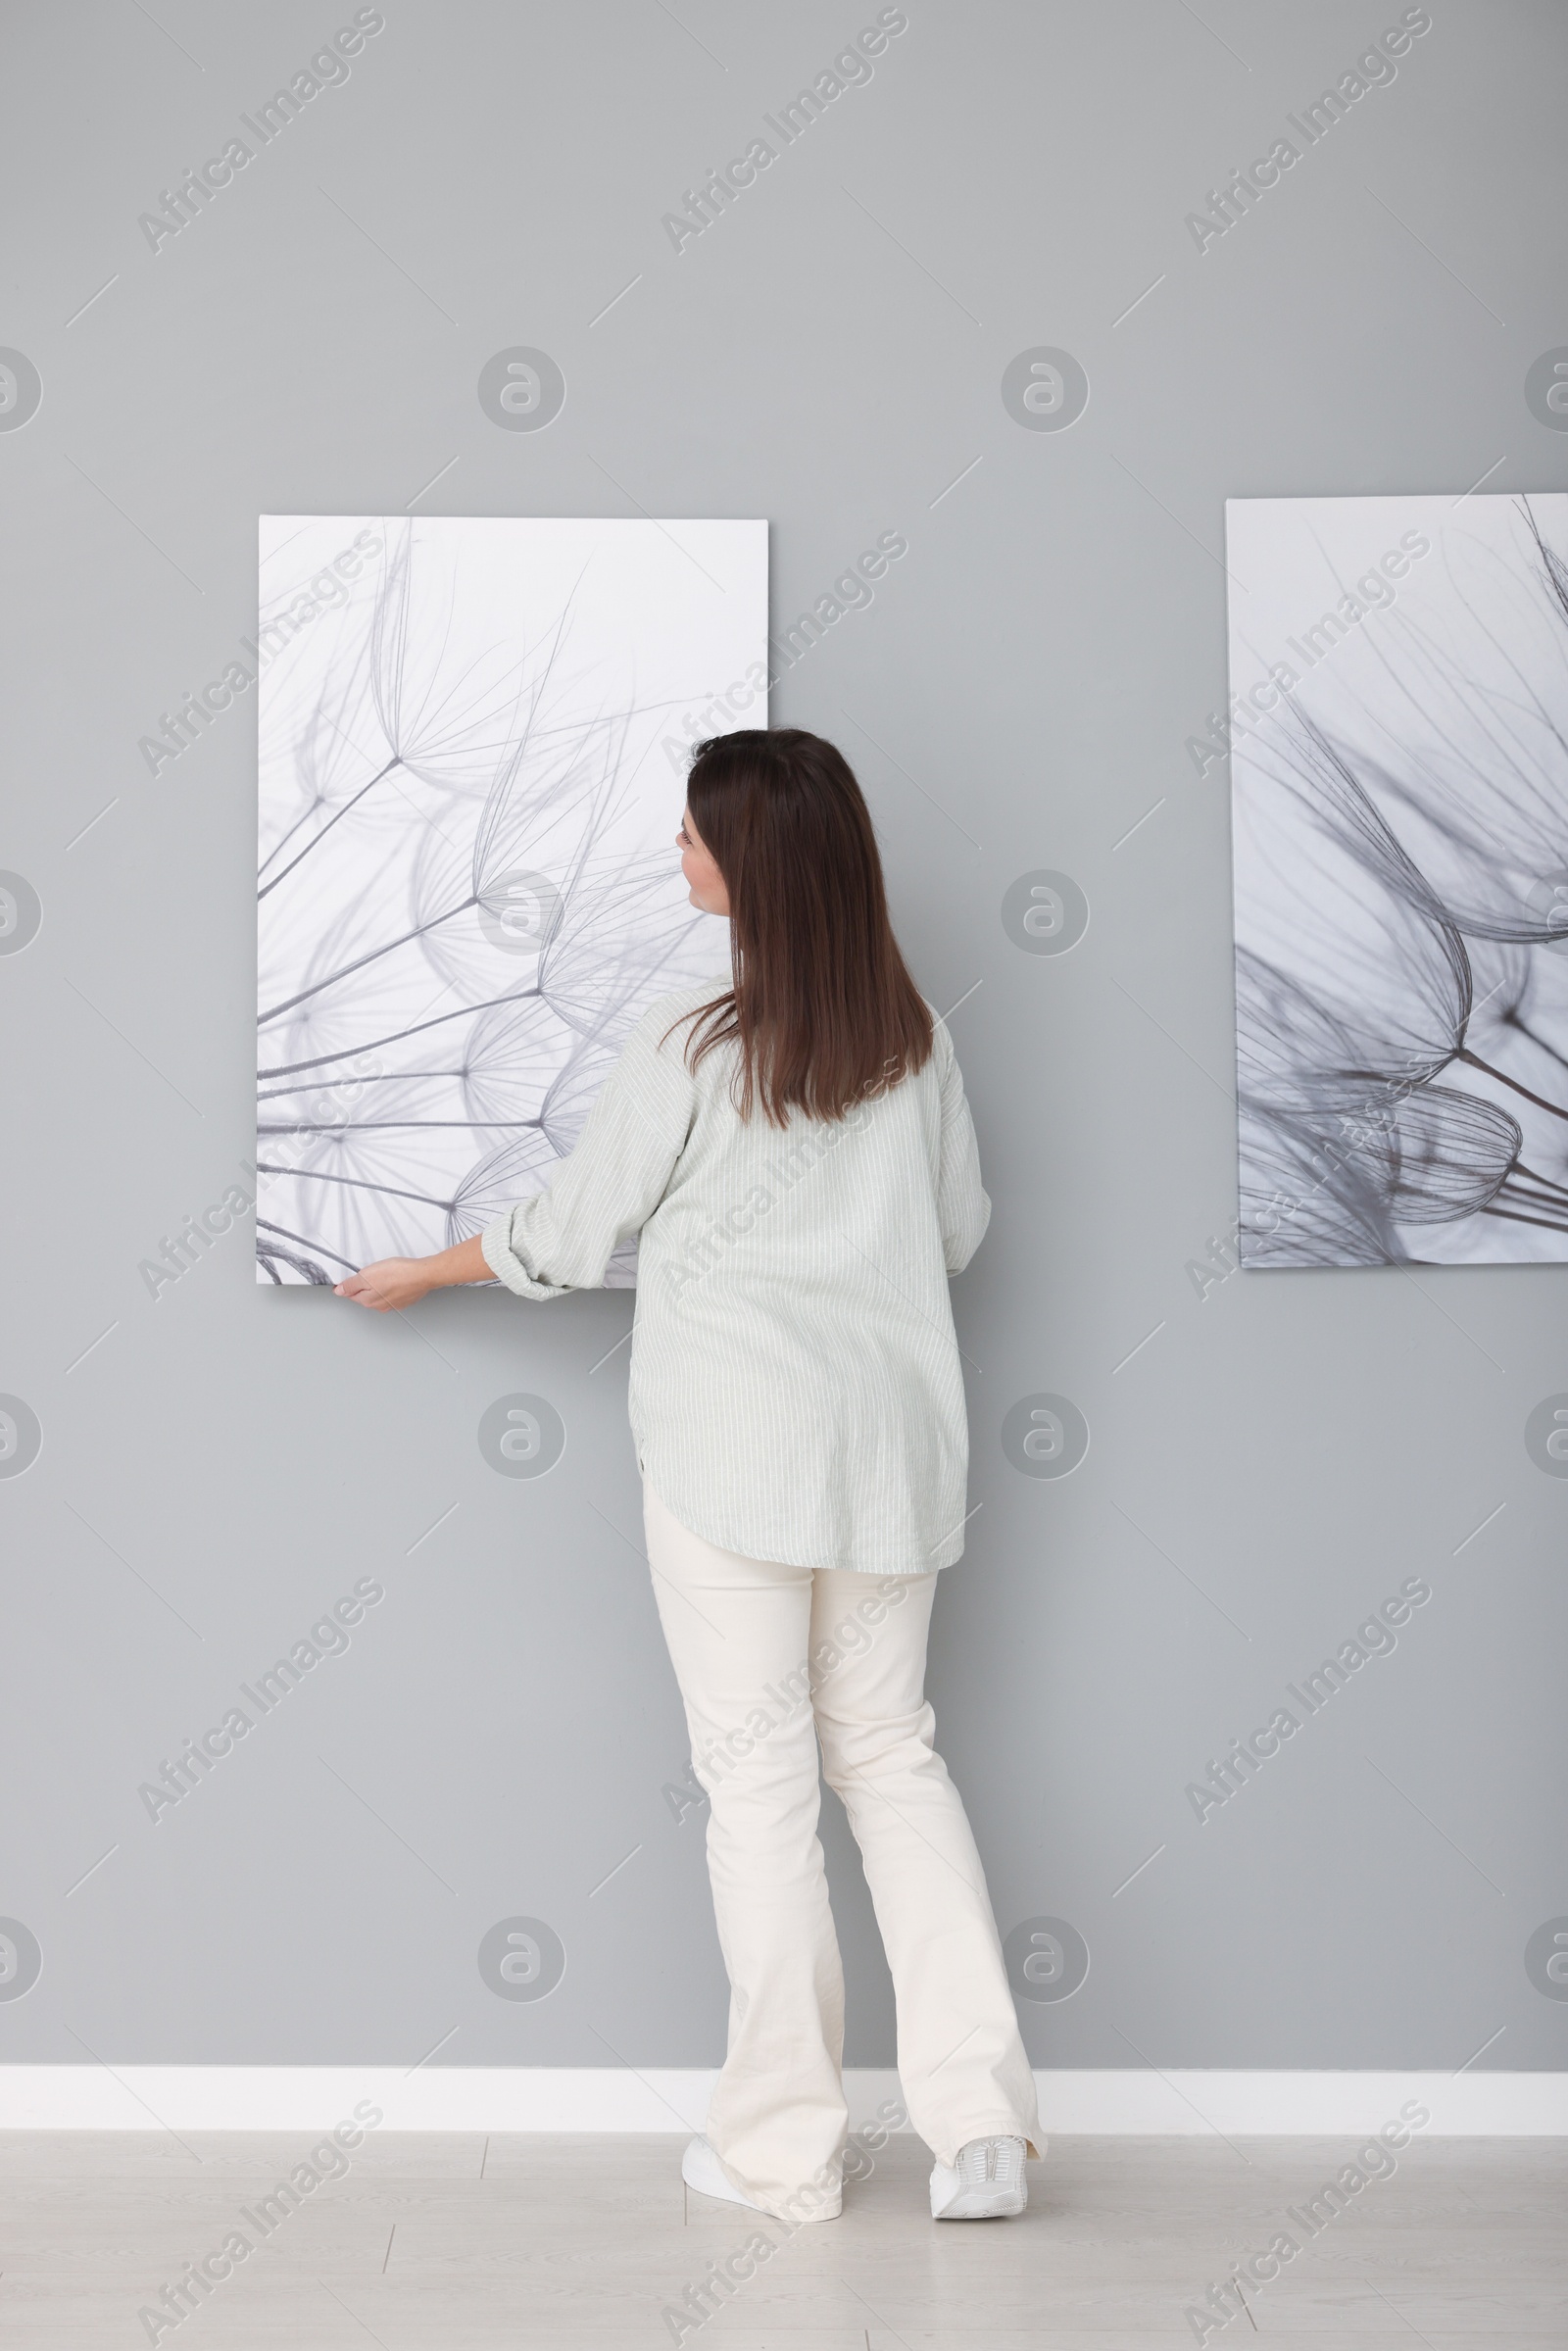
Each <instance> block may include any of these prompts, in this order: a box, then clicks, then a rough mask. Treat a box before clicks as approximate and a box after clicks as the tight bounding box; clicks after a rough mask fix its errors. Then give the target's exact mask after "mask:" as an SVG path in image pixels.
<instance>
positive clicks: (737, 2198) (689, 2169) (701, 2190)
mask: <svg viewBox="0 0 1568 2351" xmlns="http://www.w3.org/2000/svg"><path fill="white" fill-rule="evenodd" d="M680 2176H681V2178H682V2179H683V2180H685V2182H686V2185H687V2186H688V2187H694V2188H696V2190H697V2193H698V2194H699V2195H700V2196H717V2197H720V2198H721V2199H722V2200H723V2202H724V2203H726V2204H744V2205H745V2206H746V2207H747V2209H748V2211H750V2212H765V2211H766V2209H767V2207H766V2206H765V2205H763V2204H759V2203H758V2201H757V2199H756V2197H755V2196H748V2195H746V2194H745V2193H744V2192H743V2191H742V2190H741V2189H740V2188H738V2187H737V2186H736V2185H735V2183H734V2181H733V2180H731V2179H730V2177H729V2175H728V2173H727V2172H726V2171H725V2169H724V2167H723V2165H722V2164H721V2163H720V2162H719V2160H718V2157H717V2156H716V2155H715V2154H714V2153H713V2150H712V2148H711V2146H710V2145H709V2143H708V2141H707V2139H706V2138H692V2139H688V2140H687V2142H686V2152H685V2154H684V2155H683V2156H682V2157H681V2159H680Z"/></svg>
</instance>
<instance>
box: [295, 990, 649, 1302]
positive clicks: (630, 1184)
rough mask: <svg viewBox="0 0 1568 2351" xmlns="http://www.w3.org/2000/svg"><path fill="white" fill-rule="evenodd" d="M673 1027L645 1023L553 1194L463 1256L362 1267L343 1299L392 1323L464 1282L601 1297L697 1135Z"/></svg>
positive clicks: (344, 1286) (534, 1294)
mask: <svg viewBox="0 0 1568 2351" xmlns="http://www.w3.org/2000/svg"><path fill="white" fill-rule="evenodd" d="M668 1026H669V1013H668V1007H667V1003H666V1004H665V1006H664V1008H663V1009H662V1010H661V1009H660V1007H658V1006H656V1007H655V1008H654V1009H653V1010H652V1011H650V1012H649V1013H647V1014H646V1015H645V1016H644V1018H643V1019H642V1020H641V1021H639V1022H638V1024H637V1026H636V1027H635V1028H634V1029H633V1031H632V1033H631V1035H630V1037H629V1038H628V1039H627V1040H626V1045H625V1048H624V1050H623V1052H622V1053H621V1055H620V1058H619V1059H618V1060H617V1061H616V1062H615V1064H614V1066H613V1069H612V1070H611V1072H610V1075H609V1077H608V1078H607V1079H606V1081H605V1083H604V1086H603V1087H602V1088H601V1090H600V1093H599V1098H598V1100H597V1101H596V1102H595V1103H594V1106H593V1108H592V1109H591V1110H590V1111H589V1113H588V1118H587V1122H586V1124H585V1125H584V1127H583V1131H582V1134H581V1136H580V1138H579V1140H578V1143H577V1148H576V1150H575V1151H572V1153H571V1154H570V1156H569V1157H568V1158H566V1159H564V1160H563V1162H562V1164H561V1165H560V1166H559V1167H558V1168H557V1169H556V1171H555V1174H554V1176H553V1177H552V1179H551V1182H550V1184H549V1186H548V1187H547V1189H546V1190H545V1191H543V1192H538V1193H535V1194H534V1195H533V1196H532V1198H531V1199H528V1200H520V1201H519V1202H518V1203H517V1205H516V1206H515V1208H509V1209H507V1210H505V1211H504V1212H503V1213H502V1214H501V1215H500V1216H498V1217H496V1218H495V1219H494V1220H493V1222H491V1223H490V1224H488V1225H486V1227H485V1229H484V1231H483V1232H482V1233H478V1234H476V1235H475V1236H474V1237H473V1239H472V1240H471V1241H462V1242H459V1243H458V1244H457V1246H456V1247H455V1248H453V1249H438V1250H436V1252H435V1253H434V1254H433V1255H432V1256H428V1257H382V1258H379V1259H378V1260H377V1262H376V1263H375V1264H373V1265H366V1266H362V1267H361V1269H360V1271H359V1272H358V1273H356V1274H350V1275H349V1276H348V1277H347V1279H346V1280H344V1281H341V1282H338V1283H335V1284H334V1285H333V1289H334V1293H335V1295H336V1296H337V1297H338V1298H352V1299H353V1300H354V1302H355V1303H356V1304H357V1305H361V1306H368V1307H369V1308H370V1309H371V1311H372V1312H374V1313H377V1314H385V1313H386V1312H388V1311H389V1310H391V1311H393V1312H398V1311H401V1309H402V1308H403V1307H405V1306H413V1305H417V1303H418V1301H419V1299H420V1298H424V1297H425V1296H426V1295H427V1294H428V1293H429V1292H430V1291H432V1290H440V1289H444V1288H446V1287H448V1286H449V1285H450V1284H452V1283H456V1282H488V1281H492V1280H495V1281H500V1282H503V1283H505V1285H506V1287H507V1288H508V1289H509V1290H512V1291H515V1292H516V1293H517V1295H518V1296H520V1297H522V1298H560V1297H561V1296H562V1295H563V1293H564V1292H565V1291H567V1290H591V1289H596V1288H598V1287H599V1286H600V1284H602V1282H603V1281H604V1278H605V1270H606V1267H607V1266H608V1264H609V1262H610V1257H611V1253H612V1251H613V1249H614V1248H615V1245H616V1243H617V1242H618V1241H620V1240H622V1239H624V1238H626V1237H628V1236H629V1235H631V1234H633V1233H636V1232H638V1231H639V1230H640V1229H641V1227H642V1226H643V1225H644V1224H645V1223H646V1221H647V1219H648V1218H649V1217H650V1216H651V1215H652V1214H653V1211H654V1209H655V1208H656V1207H657V1206H658V1204H659V1202H660V1200H662V1197H663V1194H664V1189H665V1187H666V1185H667V1184H668V1182H669V1178H670V1174H671V1172H672V1170H673V1168H674V1165H675V1162H676V1160H677V1158H678V1157H679V1156H680V1153H681V1150H682V1148H683V1146H684V1144H685V1141H686V1137H687V1133H688V1130H689V1127H690V1123H691V1116H692V1104H693V1099H694V1097H693V1085H692V1077H691V1073H690V1071H689V1070H688V1069H687V1068H686V1066H685V1063H684V1060H683V1058H682V1054H681V1041H680V1040H674V1041H672V1042H671V1044H670V1047H669V1049H668V1050H667V1051H665V1050H663V1037H664V1033H665V1031H666V1030H667V1028H668Z"/></svg>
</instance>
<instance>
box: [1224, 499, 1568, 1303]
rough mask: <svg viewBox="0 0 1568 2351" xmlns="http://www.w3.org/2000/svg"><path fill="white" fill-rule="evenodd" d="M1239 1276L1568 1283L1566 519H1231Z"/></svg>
mask: <svg viewBox="0 0 1568 2351" xmlns="http://www.w3.org/2000/svg"><path fill="white" fill-rule="evenodd" d="M1227 564H1228V568H1229V571H1230V574H1231V586H1230V664H1231V688H1232V693H1231V702H1230V710H1229V715H1228V717H1221V716H1220V715H1219V714H1216V720H1215V726H1216V739H1215V741H1214V742H1213V744H1212V748H1213V750H1214V753H1215V757H1216V758H1219V757H1222V756H1223V752H1224V749H1225V746H1226V744H1227V742H1228V745H1229V751H1230V763H1231V784H1232V798H1233V813H1234V837H1235V873H1236V1017H1237V1077H1238V1100H1239V1106H1240V1130H1241V1214H1240V1218H1239V1222H1238V1232H1239V1236H1240V1252H1241V1258H1242V1262H1243V1264H1244V1265H1246V1266H1251V1267H1257V1266H1291V1265H1407V1264H1428V1265H1471V1264H1500V1263H1537V1262H1548V1261H1557V1260H1560V1259H1563V1258H1568V496H1565V495H1563V494H1562V493H1552V494H1548V495H1543V496H1532V497H1528V498H1526V497H1504V496H1475V495H1471V496H1467V497H1463V498H1451V497H1441V498H1427V497H1420V498H1300V499H1243V500H1234V501H1232V502H1231V503H1230V505H1229V506H1228V509H1227Z"/></svg>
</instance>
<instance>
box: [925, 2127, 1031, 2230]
mask: <svg viewBox="0 0 1568 2351" xmlns="http://www.w3.org/2000/svg"><path fill="white" fill-rule="evenodd" d="M1023 2159H1024V2142H1023V2140H1022V2139H1021V2138H972V2139H970V2141H969V2143H968V2145H967V2146H963V2147H960V2148H959V2149H958V2160H957V2163H956V2166H955V2167H954V2168H953V2169H952V2170H951V2171H950V2170H949V2168H948V2166H947V2165H946V2164H945V2163H939V2164H934V2165H933V2166H932V2170H931V2218H932V2219H933V2221H1006V2220H1010V2219H1011V2218H1012V2216H1013V2214H1014V2213H1019V2212H1022V2210H1023V2208H1024V2206H1025V2205H1026V2204H1027V2203H1028V2201H1029V2188H1028V2183H1027V2181H1026V2180H1025V2179H1024V2176H1023Z"/></svg>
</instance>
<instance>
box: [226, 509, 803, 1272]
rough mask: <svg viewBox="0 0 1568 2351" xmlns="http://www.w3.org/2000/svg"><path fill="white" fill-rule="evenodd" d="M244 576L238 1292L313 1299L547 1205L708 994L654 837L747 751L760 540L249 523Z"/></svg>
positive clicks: (665, 845) (445, 521) (753, 697)
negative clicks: (698, 764) (678, 1014)
mask: <svg viewBox="0 0 1568 2351" xmlns="http://www.w3.org/2000/svg"><path fill="white" fill-rule="evenodd" d="M261 567H262V589H261V628H260V631H259V635H258V640H257V642H258V646H259V649H260V653H261V659H262V663H263V667H262V675H261V679H260V685H259V704H260V710H259V718H260V727H261V759H260V775H261V785H260V799H261V809H260V835H261V841H260V858H259V868H260V870H259V876H258V885H257V888H258V901H259V950H260V952H259V984H260V1003H259V1007H258V1020H259V1035H260V1056H259V1064H258V1068H259V1087H258V1112H257V1154H256V1155H257V1165H258V1170H259V1176H260V1185H261V1191H260V1197H259V1199H258V1202H257V1279H258V1281H260V1282H262V1283H266V1284H276V1285H279V1286H292V1285H301V1284H306V1285H316V1286H319V1285H322V1284H328V1283H332V1282H335V1281H337V1280H339V1279H340V1278H341V1276H342V1274H343V1272H344V1271H345V1270H346V1269H353V1268H355V1267H358V1266H361V1265H364V1264H367V1263H368V1262H369V1261H370V1260H371V1259H373V1258H376V1257H383V1256H412V1255H419V1254H423V1253H426V1252H428V1251H430V1250H433V1249H445V1248H447V1247H448V1246H449V1245H450V1244H452V1243H453V1242H457V1241H463V1240H467V1239H468V1238H470V1237H471V1236H472V1235H473V1234H475V1233H477V1232H478V1231H480V1230H481V1228H482V1227H483V1226H484V1225H485V1224H487V1223H488V1222H489V1221H490V1220H491V1218H493V1217H494V1216H496V1215H498V1214H499V1213H500V1211H501V1210H502V1209H503V1208H505V1207H507V1206H509V1205H510V1204H511V1203H512V1202H513V1201H515V1200H520V1199H522V1198H523V1197H524V1196H525V1195H526V1194H528V1193H530V1192H532V1191H535V1190H537V1189H538V1187H539V1186H540V1185H541V1184H542V1183H543V1182H544V1181H545V1180H546V1179H547V1178H548V1175H549V1172H550V1170H551V1168H552V1167H554V1166H555V1164H556V1163H557V1161H558V1160H559V1159H560V1158H561V1157H562V1156H563V1155H564V1153H565V1152H567V1151H570V1149H571V1148H572V1145H573V1144H574V1143H575V1141H576V1138H577V1136H578V1134H579V1133H580V1131H581V1128H582V1123H583V1120H584V1118H585V1117H586V1116H587V1112H588V1109H589V1106H590V1104H591V1102H592V1101H593V1098H594V1096H595V1094H596V1093H597V1091H598V1088H599V1086H600V1084H601V1083H602V1081H603V1078H604V1075H605V1072H606V1070H607V1069H608V1067H609V1066H610V1063H611V1062H612V1061H613V1058H614V1056H615V1054H616V1053H617V1052H618V1051H619V1048H620V1045H621V1043H622V1041H623V1040H624V1038H625V1036H626V1033H627V1031H628V1029H629V1028H630V1027H631V1025H632V1024H633V1022H634V1021H635V1020H636V1019H637V1018H638V1017H639V1016H640V1014H641V1013H642V1012H643V1011H644V1010H645V1009H646V1008H647V1006H648V1005H649V1004H651V1003H652V1002H653V1001H654V1000H655V999H656V998H658V997H659V996H661V995H662V994H664V993H666V992H667V991H668V990H670V989H672V988H676V987H680V986H682V985H685V984H687V983H688V982H691V981H693V980H699V979H706V978H708V977H710V976H711V977H712V978H713V979H714V981H715V985H718V986H721V985H722V984H723V980H724V978H725V976H726V975H727V972H728V939H727V933H726V927H725V926H724V925H723V924H721V923H719V922H715V921H714V920H712V919H711V917H706V916H703V915H699V914H697V913H695V912H694V911H693V909H692V907H691V906H690V905H689V904H688V902H687V897H686V889H685V884H684V883H683V881H682V880H681V875H680V865H679V853H678V851H677V850H676V848H675V846H674V836H675V832H676V828H677V826H678V824H679V822H680V815H681V808H682V805H683V802H684V797H685V791H684V778H685V767H686V759H687V755H688V754H689V752H690V749H691V746H692V744H693V742H694V741H695V740H697V739H698V738H700V737H702V736H704V735H712V734H721V733H725V732H727V731H729V730H731V729H733V728H735V727H740V726H765V725H766V723H767V665H766V663H767V653H766V638H767V526H766V524H765V523H764V522H760V521H755V522H754V521H711V522H710V521H696V522H693V521H671V522H660V521H651V520H650V521H632V522H625V521H614V520H582V521H577V520H532V519H490V518H472V519H458V518H450V519H449V518H441V519H437V518H430V519H418V520H414V521H411V520H410V519H409V518H408V517H407V516H406V515H404V516H396V517H388V516H384V515H363V514H362V515H325V516H323V515H269V516H265V517H264V518H263V521H262V535H261ZM633 1267H634V1254H633V1252H632V1251H631V1250H629V1249H628V1250H625V1251H621V1252H617V1258H616V1261H615V1263H614V1264H613V1267H612V1272H611V1277H610V1278H611V1281H612V1283H615V1282H620V1283H625V1282H628V1281H630V1280H631V1279H632V1278H633Z"/></svg>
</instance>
